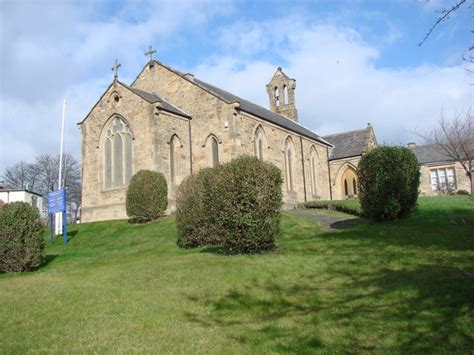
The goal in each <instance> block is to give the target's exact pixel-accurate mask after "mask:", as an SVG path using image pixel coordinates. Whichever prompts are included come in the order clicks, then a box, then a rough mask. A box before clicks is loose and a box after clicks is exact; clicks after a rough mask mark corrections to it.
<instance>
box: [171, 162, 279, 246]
mask: <svg viewBox="0 0 474 355" xmlns="http://www.w3.org/2000/svg"><path fill="white" fill-rule="evenodd" d="M282 182H283V180H282V176H281V171H280V169H278V168H277V167H276V166H275V165H273V164H271V163H268V162H263V161H261V160H259V159H257V158H254V157H240V158H237V159H234V160H232V161H231V162H229V163H226V164H222V165H220V166H218V167H216V168H212V169H204V170H201V171H200V172H199V173H198V174H197V175H196V176H195V177H189V178H188V179H186V180H185V182H183V184H182V185H181V186H180V188H179V191H178V198H177V215H176V224H177V227H178V231H179V239H178V245H180V246H182V247H195V246H203V245H218V246H220V247H221V248H222V250H223V251H224V252H225V253H228V254H237V253H259V252H263V251H267V250H272V249H273V248H275V242H276V237H277V235H278V234H279V232H280V208H281V206H282V191H281V185H282Z"/></svg>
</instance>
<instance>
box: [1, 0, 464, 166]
mask: <svg viewBox="0 0 474 355" xmlns="http://www.w3.org/2000/svg"><path fill="white" fill-rule="evenodd" d="M114 4H115V3H114V2H106V3H103V2H83V1H81V2H65V1H61V2H57V1H54V0H52V1H51V2H48V1H41V2H39V1H30V2H27V3H26V2H14V1H9V0H5V1H1V2H0V6H1V11H0V14H1V19H0V20H1V21H0V23H1V25H0V42H1V43H0V46H1V51H2V56H1V58H0V60H1V62H0V70H1V72H0V75H1V77H0V85H1V87H0V119H1V123H0V124H1V127H0V173H2V172H3V169H4V168H5V167H6V166H9V165H11V164H13V163H15V162H17V161H19V160H29V161H31V160H32V159H33V158H34V157H35V156H36V155H38V154H40V153H46V152H49V153H55V152H57V151H58V145H59V130H60V117H61V106H62V104H61V103H62V100H63V99H64V98H66V99H67V100H68V107H67V122H68V124H67V130H66V132H67V135H66V140H67V142H68V143H67V144H68V149H69V150H70V151H72V152H74V153H75V155H76V157H79V131H78V130H77V127H76V123H77V122H78V121H80V120H82V118H83V117H84V116H85V115H86V114H87V112H88V111H89V110H90V108H91V107H92V106H93V105H94V104H95V102H96V101H97V99H98V98H99V97H100V95H101V94H102V92H103V91H104V90H105V88H106V87H107V86H108V84H109V83H110V82H111V80H112V73H111V71H110V67H111V65H112V63H113V60H114V59H115V58H118V59H119V60H120V62H121V63H122V68H121V73H120V78H121V80H123V81H124V82H131V80H133V78H134V77H135V75H136V74H137V73H138V71H139V70H140V68H141V67H142V65H143V64H144V62H145V60H146V59H145V58H144V56H143V52H144V51H145V50H146V49H147V48H148V45H149V44H150V43H153V44H154V45H155V46H157V47H158V52H160V51H164V50H172V49H173V48H178V47H179V48H181V47H183V48H185V47H186V45H187V42H186V40H187V39H186V35H187V34H189V32H190V31H197V30H202V31H204V32H206V31H208V32H209V34H208V33H206V35H208V38H207V39H208V40H209V41H214V40H215V43H219V49H218V51H217V52H214V53H212V54H209V56H208V59H207V60H204V61H203V62H202V63H200V64H198V65H196V66H195V67H194V68H177V69H181V70H183V71H188V70H189V69H193V71H194V72H195V74H196V75H197V76H198V77H199V78H201V79H203V80H205V81H208V82H210V83H213V84H215V85H218V86H221V87H222V88H224V89H228V90H229V91H232V92H234V93H236V94H238V95H240V96H242V97H244V98H247V99H250V100H251V101H254V102H256V103H259V104H261V105H262V106H265V107H268V98H267V94H266V91H265V84H267V82H268V81H269V80H270V79H271V76H272V75H273V73H274V71H275V69H276V67H277V66H282V67H283V69H284V70H285V72H286V73H287V74H288V75H290V76H291V77H294V78H295V79H296V80H297V90H296V100H297V101H296V104H297V107H298V110H299V115H300V121H301V122H302V123H303V124H305V125H307V126H309V127H311V128H313V129H315V130H316V131H318V132H320V133H322V134H328V133H333V132H337V131H343V130H350V129H355V128H360V127H364V126H365V125H366V123H367V122H372V123H373V125H374V127H375V129H376V133H377V135H378V137H379V141H381V142H383V141H386V142H390V143H405V142H406V141H407V140H412V139H413V137H412V136H410V134H409V133H407V132H408V131H410V130H412V129H414V128H424V127H428V126H429V125H430V124H431V123H432V122H433V121H434V120H436V119H437V118H438V117H439V115H440V112H441V109H442V107H444V109H445V111H448V112H449V110H454V109H458V110H461V109H463V108H465V107H466V106H467V105H469V104H470V103H471V102H472V101H473V100H472V86H469V85H467V81H468V79H466V77H465V71H464V70H463V68H462V66H461V65H459V63H457V64H456V65H454V66H451V67H437V66H421V67H414V68H406V69H401V70H394V69H390V68H378V67H377V65H376V64H377V60H378V58H379V56H380V54H381V53H382V51H383V48H382V47H381V46H383V45H384V44H386V43H387V42H388V43H391V42H393V41H396V40H397V38H398V37H399V36H401V35H402V32H399V31H398V28H397V27H396V26H395V27H393V26H392V27H390V24H389V25H388V28H387V33H386V34H383V33H382V34H381V35H380V40H378V39H377V38H375V37H372V43H373V42H374V41H375V42H376V44H377V46H375V45H374V44H371V43H367V42H368V39H367V38H366V37H365V34H362V33H361V32H360V31H356V30H355V29H354V28H353V27H350V26H347V25H346V26H343V25H341V22H343V21H341V19H340V18H339V19H337V20H335V22H334V23H332V22H331V21H330V19H329V20H327V19H326V22H325V23H324V24H321V23H319V24H315V23H314V22H312V21H311V19H310V18H309V16H307V15H301V13H300V14H296V13H294V14H292V15H290V16H289V17H288V16H285V18H281V19H273V20H268V21H260V22H255V21H249V20H245V19H244V20H242V21H236V22H232V21H227V22H223V21H220V22H219V23H222V24H221V25H220V27H219V28H215V27H213V28H212V29H211V28H208V27H206V26H207V25H208V24H209V22H210V21H212V20H213V19H215V18H217V17H219V16H227V15H228V14H229V13H231V12H232V11H234V5H233V3H232V2H231V1H230V0H229V1H226V2H223V1H218V2H216V1H211V0H203V1H199V2H197V1H173V2H172V1H164V2H161V1H160V2H155V1H135V0H130V1H127V2H125V3H123V4H122V5H121V6H120V7H118V8H117V9H116V11H115V13H114V14H112V15H106V12H105V11H104V7H107V6H116V5H114ZM345 16H348V15H345ZM213 33H217V35H213ZM364 33H365V32H364ZM384 38H385V40H384ZM384 41H385V42H384ZM158 54H159V53H158ZM269 58H273V59H271V60H270V59H269ZM275 58H277V59H275ZM167 64H169V65H172V66H173V65H174V64H173V63H167ZM471 79H472V78H471Z"/></svg>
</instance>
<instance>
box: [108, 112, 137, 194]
mask: <svg viewBox="0 0 474 355" xmlns="http://www.w3.org/2000/svg"><path fill="white" fill-rule="evenodd" d="M131 177H132V134H131V131H130V127H129V125H128V124H127V123H126V122H125V121H124V120H123V119H122V118H120V117H115V118H114V119H113V120H112V123H111V124H110V126H109V128H108V129H107V130H106V132H105V142H104V180H105V184H104V185H105V187H106V188H112V187H119V186H123V185H127V184H128V183H129V182H130V178H131Z"/></svg>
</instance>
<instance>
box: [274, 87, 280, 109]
mask: <svg viewBox="0 0 474 355" xmlns="http://www.w3.org/2000/svg"><path fill="white" fill-rule="evenodd" d="M273 92H274V95H275V96H274V97H275V105H276V106H280V90H278V88H277V87H275V89H274V91H273Z"/></svg>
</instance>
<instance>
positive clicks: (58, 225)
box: [56, 100, 66, 235]
mask: <svg viewBox="0 0 474 355" xmlns="http://www.w3.org/2000/svg"><path fill="white" fill-rule="evenodd" d="M65 116H66V100H64V101H63V116H62V120H61V148H60V149H59V174H58V175H59V178H58V189H61V187H62V172H63V145H64V120H65ZM59 234H63V214H62V212H58V213H56V235H59Z"/></svg>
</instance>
